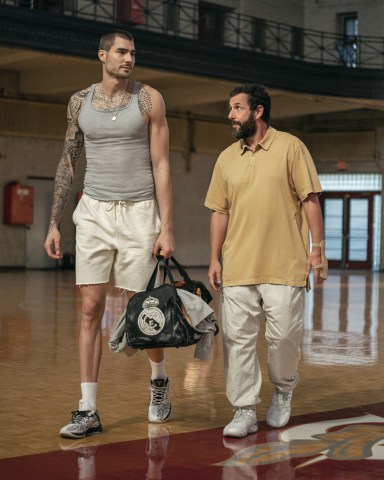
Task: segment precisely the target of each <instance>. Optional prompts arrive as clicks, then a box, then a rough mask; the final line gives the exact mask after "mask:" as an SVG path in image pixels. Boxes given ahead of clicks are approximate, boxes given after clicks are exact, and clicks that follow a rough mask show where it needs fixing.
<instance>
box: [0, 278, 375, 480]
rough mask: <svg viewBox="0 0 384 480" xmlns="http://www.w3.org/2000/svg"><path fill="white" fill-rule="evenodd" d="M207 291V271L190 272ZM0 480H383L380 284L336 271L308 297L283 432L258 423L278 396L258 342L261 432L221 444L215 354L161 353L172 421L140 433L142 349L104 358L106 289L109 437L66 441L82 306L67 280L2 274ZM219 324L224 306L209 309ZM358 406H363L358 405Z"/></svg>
mask: <svg viewBox="0 0 384 480" xmlns="http://www.w3.org/2000/svg"><path fill="white" fill-rule="evenodd" d="M191 274H192V276H193V277H194V278H196V279H201V280H203V281H204V282H205V277H206V271H204V270H200V269H191ZM0 305H1V311H0V432H1V434H0V478H1V479H2V480H3V479H4V480H8V479H11V478H12V479H15V480H19V479H36V480H45V479H48V478H49V479H65V480H72V479H74V480H100V479H108V480H113V479H130V480H131V479H132V480H135V479H142V480H149V479H156V480H157V479H158V480H160V479H163V480H167V479H178V480H179V479H180V480H181V479H183V480H184V479H186V480H189V479H192V478H193V479H196V478H198V479H199V480H205V479H207V480H208V479H209V480H216V479H220V480H248V479H249V480H251V479H258V480H263V479H268V480H288V479H289V480H290V479H300V480H304V479H308V480H310V479H317V478H327V479H331V480H332V479H337V480H339V479H348V480H350V479H352V480H354V479H359V480H361V479H373V480H375V479H379V478H380V479H382V478H384V403H383V402H384V375H383V374H384V371H383V370H384V368H383V366H384V362H383V356H384V348H383V346H384V331H383V319H384V275H383V274H382V273H371V272H357V271H353V272H339V271H331V274H330V277H329V279H328V280H327V282H326V283H325V285H324V287H323V288H322V289H317V288H316V289H314V290H312V291H311V292H310V294H308V295H307V296H306V313H305V328H306V330H305V338H304V341H303V349H302V353H303V355H302V362H301V365H300V376H301V382H300V383H299V385H298V387H297V389H296V390H295V393H294V400H293V412H292V414H293V417H292V419H291V421H290V423H289V424H288V425H287V427H285V428H284V429H282V430H272V429H270V428H269V427H267V425H266V423H265V417H266V412H267V410H268V408H269V403H270V399H271V395H272V387H271V385H270V384H269V382H268V376H267V372H266V370H265V355H266V352H265V342H264V339H263V337H262V335H260V338H259V343H258V348H259V352H260V357H261V364H262V367H263V368H262V372H263V378H264V383H263V386H262V391H261V398H262V403H261V404H260V405H259V406H258V410H257V415H258V419H259V421H260V422H259V432H258V433H257V434H253V435H249V436H248V437H246V438H245V439H239V440H236V439H230V438H223V436H222V428H223V426H224V425H225V424H226V423H227V422H228V421H229V420H230V419H231V417H232V411H231V407H230V405H228V402H227V400H226V397H225V393H224V382H223V371H222V345H221V340H220V338H219V337H217V338H216V340H215V346H214V350H213V353H212V358H211V359H210V360H209V361H204V362H202V361H200V360H197V359H195V358H194V356H193V354H194V348H193V347H190V348H188V349H179V350H168V351H167V370H168V374H169V377H170V379H171V382H172V396H171V398H172V403H173V412H174V413H173V416H172V419H171V421H170V422H168V423H166V424H162V425H152V424H148V421H147V408H148V400H149V392H148V383H149V371H150V370H149V366H148V361H147V359H146V354H145V353H144V352H138V353H137V354H136V355H134V356H133V357H131V358H128V357H126V356H125V355H124V354H115V353H112V352H111V351H110V350H109V349H108V346H107V342H108V339H109V336H110V333H111V331H112V330H113V328H114V325H115V323H116V321H117V319H118V318H119V316H120V315H121V313H122V312H124V309H125V305H126V301H125V298H124V296H122V295H121V294H119V293H117V292H115V291H113V290H112V289H111V291H110V294H109V296H108V302H107V306H106V310H105V314H104V317H103V343H104V345H103V346H104V355H103V360H102V367H101V372H100V382H99V383H100V385H99V398H98V409H99V411H100V413H101V417H102V422H103V426H104V427H105V431H104V433H103V434H101V435H97V436H93V437H89V438H86V439H84V440H79V441H71V440H66V439H60V438H59V437H58V430H59V428H60V427H61V426H62V425H63V424H64V423H67V421H68V420H69V418H70V411H71V410H73V409H75V408H76V406H77V402H78V398H79V385H78V373H77V372H78V354H77V334H78V327H79V320H80V298H79V295H78V291H77V289H76V288H75V287H74V274H73V272H72V271H55V272H41V271H26V272H25V271H3V272H0ZM212 306H213V308H214V309H215V311H216V312H217V316H218V318H219V321H220V297H219V296H215V297H214V302H213V304H212ZM363 405H364V406H363Z"/></svg>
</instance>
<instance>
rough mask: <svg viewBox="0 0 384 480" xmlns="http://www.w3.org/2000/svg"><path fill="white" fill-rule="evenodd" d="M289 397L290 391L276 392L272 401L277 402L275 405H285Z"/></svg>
mask: <svg viewBox="0 0 384 480" xmlns="http://www.w3.org/2000/svg"><path fill="white" fill-rule="evenodd" d="M290 397H291V393H290V392H278V393H277V395H274V398H273V401H274V403H277V405H280V406H283V407H285V406H286V405H287V403H288V402H289V399H290Z"/></svg>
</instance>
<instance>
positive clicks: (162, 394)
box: [148, 378, 172, 423]
mask: <svg viewBox="0 0 384 480" xmlns="http://www.w3.org/2000/svg"><path fill="white" fill-rule="evenodd" d="M150 390H151V403H150V404H149V409H148V420H149V421H150V422H154V423H162V422H166V421H167V420H169V417H170V416H171V412H172V406H171V400H170V398H169V381H168V378H166V379H165V380H163V379H158V380H151V385H150Z"/></svg>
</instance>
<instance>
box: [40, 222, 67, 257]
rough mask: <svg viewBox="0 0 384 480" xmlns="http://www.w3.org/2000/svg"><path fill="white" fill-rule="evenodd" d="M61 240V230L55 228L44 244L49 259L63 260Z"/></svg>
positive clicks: (50, 231) (49, 233) (51, 230)
mask: <svg viewBox="0 0 384 480" xmlns="http://www.w3.org/2000/svg"><path fill="white" fill-rule="evenodd" d="M60 239H61V235H60V232H59V230H58V229H57V228H56V227H55V226H53V227H52V228H51V229H50V230H49V232H48V235H47V238H46V239H45V243H44V248H45V251H46V252H47V255H48V257H51V258H54V259H55V260H60V258H63V253H62V252H61V249H60Z"/></svg>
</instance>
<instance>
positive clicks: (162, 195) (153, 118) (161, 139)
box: [139, 85, 175, 257]
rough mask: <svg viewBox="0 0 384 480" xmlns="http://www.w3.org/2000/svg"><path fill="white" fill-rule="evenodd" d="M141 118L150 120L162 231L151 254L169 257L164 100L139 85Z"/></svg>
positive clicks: (170, 234)
mask: <svg viewBox="0 0 384 480" xmlns="http://www.w3.org/2000/svg"><path fill="white" fill-rule="evenodd" d="M139 107H140V111H141V114H142V115H143V116H145V117H147V118H148V120H149V141H150V152H151V162H152V170H153V178H154V181H155V193H156V200H157V203H158V205H159V211H160V220H161V231H160V234H159V236H158V237H157V239H156V242H155V245H154V247H153V253H154V254H157V253H159V252H161V254H162V255H164V256H165V257H170V256H172V254H173V252H174V249H175V245H174V240H173V198H172V185H171V173H170V166H169V132H168V125H167V120H166V117H165V105H164V100H163V98H162V96H161V95H160V93H159V92H158V91H157V90H155V89H153V88H151V87H149V86H148V85H142V87H141V89H140V91H139Z"/></svg>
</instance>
